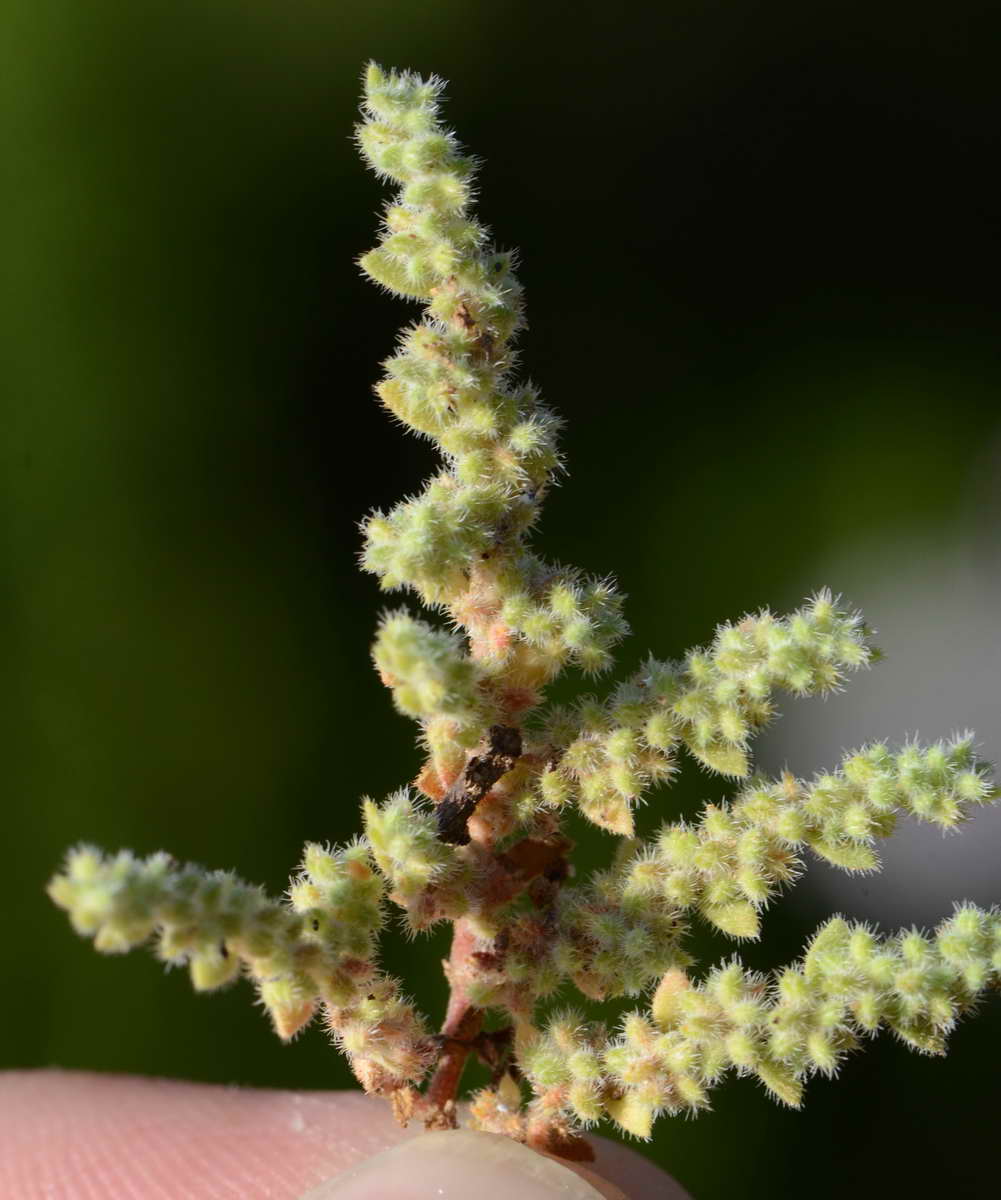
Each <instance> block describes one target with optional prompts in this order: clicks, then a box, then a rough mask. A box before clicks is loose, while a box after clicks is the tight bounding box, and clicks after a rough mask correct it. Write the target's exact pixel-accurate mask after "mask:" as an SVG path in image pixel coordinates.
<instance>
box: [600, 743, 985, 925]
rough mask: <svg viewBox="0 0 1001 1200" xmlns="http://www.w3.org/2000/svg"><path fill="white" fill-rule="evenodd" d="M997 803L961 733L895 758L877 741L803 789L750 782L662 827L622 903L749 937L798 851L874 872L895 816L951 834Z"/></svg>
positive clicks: (631, 870)
mask: <svg viewBox="0 0 1001 1200" xmlns="http://www.w3.org/2000/svg"><path fill="white" fill-rule="evenodd" d="M996 795H997V791H996V789H995V788H994V787H993V785H992V784H991V783H990V781H989V780H988V779H987V775H986V768H985V767H984V765H983V764H981V763H978V762H977V760H976V755H975V754H974V750H973V739H972V737H971V736H970V735H965V736H963V737H961V738H956V739H955V740H954V741H952V742H949V743H942V742H939V743H936V744H935V745H934V746H931V747H929V748H927V749H922V748H921V747H920V746H918V745H914V744H912V745H908V746H905V747H904V749H903V750H901V751H900V752H899V753H897V754H893V753H891V751H890V750H888V749H887V747H886V746H885V745H883V744H882V743H877V744H874V745H871V746H868V747H866V748H865V749H863V750H860V751H858V752H856V753H855V754H852V755H850V756H849V757H848V758H847V759H845V761H844V763H843V764H842V766H841V767H840V769H839V770H837V771H835V772H831V773H824V774H822V775H818V776H817V777H816V778H815V779H814V780H812V781H811V782H809V783H805V782H803V781H801V780H797V779H794V778H793V777H792V776H791V775H785V776H783V778H782V779H781V781H779V782H772V783H769V782H766V781H765V780H755V781H754V782H753V783H752V784H751V785H749V786H748V787H746V788H745V789H744V790H743V791H741V792H740V794H739V795H738V796H737V798H736V799H735V800H734V802H733V804H732V805H726V804H723V805H707V806H706V809H705V811H704V812H703V814H702V816H701V818H700V820H699V821H698V822H696V823H695V824H692V825H689V824H687V823H685V822H677V823H674V824H670V825H665V826H664V828H663V829H662V830H661V831H660V834H659V835H658V836H657V838H656V839H655V840H654V841H653V842H652V843H651V844H649V845H647V846H644V847H643V848H642V849H641V850H640V851H639V852H638V853H637V855H636V856H635V858H634V859H633V861H632V862H631V863H630V864H629V865H628V866H627V867H626V868H625V869H624V871H623V874H622V889H623V896H624V897H626V898H629V899H634V898H642V899H647V900H649V899H652V898H654V897H661V898H663V899H664V900H666V901H667V902H669V903H671V904H673V905H676V906H677V907H678V908H694V909H697V910H698V912H699V913H700V914H701V915H702V916H703V917H704V918H705V919H706V920H707V921H709V922H710V924H712V925H715V926H716V927H717V928H718V929H721V930H722V931H723V932H724V933H728V934H730V935H731V936H733V937H737V938H756V937H757V936H758V934H759V932H760V913H761V910H762V909H763V908H764V907H765V905H766V904H767V902H768V901H769V899H770V898H771V897H772V896H773V895H774V894H775V892H776V891H777V890H778V889H779V888H780V887H781V886H782V885H783V884H784V883H788V882H790V881H791V880H792V879H794V878H795V877H796V875H797V874H798V873H799V868H800V866H801V864H800V861H799V859H798V858H797V852H798V851H799V850H801V849H802V848H804V847H806V846H809V848H810V849H811V850H813V851H814V853H816V854H818V855H820V856H821V857H823V858H825V859H827V861H828V862H831V863H833V864H834V865H835V866H839V867H842V868H844V869H846V870H849V871H868V870H874V869H876V868H877V867H878V866H879V859H878V857H877V855H876V852H875V850H874V849H873V846H874V843H875V840H876V838H877V837H888V836H889V835H890V834H891V833H892V832H893V829H894V826H895V824H896V822H897V818H898V816H899V815H900V814H910V815H912V816H915V817H917V818H919V819H921V820H926V821H932V822H934V823H936V824H938V825H941V826H943V827H944V828H951V827H953V826H955V825H957V824H958V823H959V822H960V821H962V820H963V819H964V818H965V817H967V816H968V815H969V809H970V807H971V806H974V805H980V804H985V803H987V802H988V801H990V800H992V799H994V798H995V797H996Z"/></svg>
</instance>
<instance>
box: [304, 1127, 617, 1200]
mask: <svg viewBox="0 0 1001 1200" xmlns="http://www.w3.org/2000/svg"><path fill="white" fill-rule="evenodd" d="M431 1196H434V1197H439V1196H440V1197H443V1200H466V1198H467V1197H475V1198H476V1200H511V1197H512V1196H516V1197H517V1200H557V1198H558V1200H600V1198H601V1197H605V1200H626V1193H625V1192H623V1191H622V1190H621V1189H620V1188H618V1187H616V1186H615V1185H614V1184H611V1183H606V1182H605V1181H603V1180H600V1179H599V1178H598V1177H597V1176H596V1175H594V1174H593V1173H592V1172H590V1171H588V1170H586V1169H585V1168H577V1167H570V1166H568V1165H565V1164H563V1163H561V1162H557V1161H556V1160H555V1159H553V1158H548V1157H546V1156H545V1155H542V1154H538V1153H536V1152H535V1151H534V1150H530V1149H528V1147H527V1146H523V1145H521V1144H520V1143H518V1142H515V1141H512V1140H511V1139H510V1138H506V1137H501V1136H500V1135H499V1134H494V1133H475V1132H473V1131H472V1130H468V1129H456V1130H449V1131H447V1132H437V1133H427V1134H423V1135H422V1136H420V1137H416V1138H412V1139H411V1140H409V1141H406V1142H402V1143H401V1144H399V1145H397V1146H392V1147H391V1148H390V1149H389V1150H384V1151H383V1152H382V1153H381V1154H377V1155H376V1156H375V1157H374V1158H370V1159H368V1160H367V1161H366V1162H363V1163H360V1164H358V1165H357V1166H355V1167H352V1168H351V1169H350V1170H348V1171H347V1172H345V1173H344V1174H343V1175H339V1176H337V1178H336V1179H331V1180H328V1181H327V1182H326V1183H324V1184H323V1185H322V1186H321V1187H318V1188H315V1189H314V1190H313V1191H311V1192H308V1193H307V1195H306V1196H305V1197H303V1200H333V1198H334V1197H336V1200H427V1198H428V1197H431Z"/></svg>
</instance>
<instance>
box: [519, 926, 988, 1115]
mask: <svg viewBox="0 0 1001 1200" xmlns="http://www.w3.org/2000/svg"><path fill="white" fill-rule="evenodd" d="M999 981H1001V911H998V910H997V909H992V910H990V911H984V910H982V909H979V908H976V907H975V906H973V905H963V906H961V907H959V908H958V909H957V911H956V912H955V914H954V915H953V916H952V917H951V918H950V919H949V920H947V921H944V922H943V923H942V924H941V925H940V926H939V927H938V929H937V930H936V931H935V933H934V935H933V936H932V937H926V936H925V935H923V934H921V933H919V932H917V931H916V930H910V931H904V932H902V933H899V934H897V935H896V936H895V937H893V938H890V939H885V940H884V939H880V938H879V937H877V935H876V934H874V933H873V932H872V930H871V929H869V928H868V927H867V926H865V925H860V924H854V923H849V922H848V921H845V920H843V919H841V918H840V917H836V918H833V919H832V920H830V921H828V922H827V923H826V924H825V925H823V926H822V927H821V928H820V929H819V930H818V932H817V934H816V935H815V937H814V938H813V940H812V942H811V943H810V946H809V949H808V950H807V953H806V954H805V956H804V957H803V959H802V960H801V961H799V962H797V963H795V964H794V965H792V966H790V967H787V968H786V969H785V970H783V971H780V972H778V973H776V974H775V976H774V977H773V978H771V979H767V978H765V977H763V976H761V975H757V974H754V973H752V972H749V971H747V970H745V969H744V968H743V967H741V966H740V964H739V963H738V962H736V961H734V962H731V963H726V964H723V965H722V966H720V967H717V968H716V969H715V970H713V971H712V972H710V974H709V975H708V977H707V978H706V980H705V982H704V983H702V984H700V985H695V984H693V983H692V982H691V981H690V980H689V978H688V976H687V975H686V974H685V973H684V971H681V970H678V969H673V970H671V971H668V972H667V974H666V975H665V976H664V978H663V980H662V981H661V984H660V986H659V987H658V988H657V991H656V992H655V994H654V996H653V1000H652V1004H651V1008H650V1011H649V1012H648V1013H647V1014H643V1013H638V1012H634V1013H630V1014H629V1015H628V1016H626V1017H625V1019H624V1020H623V1022H622V1027H621V1030H620V1032H619V1034H618V1036H617V1037H615V1038H612V1039H609V1038H608V1037H607V1035H606V1033H605V1031H604V1029H603V1027H601V1026H600V1025H597V1024H593V1023H591V1024H589V1023H587V1022H585V1021H584V1020H583V1019H582V1018H580V1017H579V1016H578V1015H577V1014H572V1013H571V1014H566V1013H560V1014H557V1015H556V1016H555V1017H554V1018H553V1020H552V1021H551V1022H550V1023H549V1025H548V1027H547V1028H546V1030H545V1032H544V1033H541V1034H536V1035H532V1036H530V1037H527V1038H526V1039H525V1040H524V1044H523V1045H522V1046H521V1047H520V1049H519V1062H520V1064H521V1067H522V1070H523V1071H524V1072H525V1073H526V1075H527V1076H528V1077H529V1079H530V1080H531V1082H532V1085H533V1088H534V1089H535V1091H536V1093H537V1099H536V1101H535V1103H536V1105H538V1106H539V1107H541V1108H543V1109H545V1110H547V1111H548V1112H550V1113H552V1112H556V1111H562V1112H564V1114H565V1115H566V1116H568V1117H569V1118H570V1119H572V1120H575V1121H578V1122H582V1123H585V1124H588V1123H592V1122H595V1121H597V1120H600V1119H601V1118H602V1117H603V1116H605V1115H608V1116H611V1117H612V1118H613V1119H614V1120H615V1121H616V1122H617V1123H618V1124H619V1125H620V1126H621V1127H622V1128H623V1129H626V1130H627V1131H628V1132H630V1133H632V1134H635V1135H636V1136H637V1137H649V1135H650V1129H651V1125H652V1123H653V1120H654V1118H655V1117H656V1116H657V1115H658V1114H659V1113H661V1112H666V1113H677V1112H681V1111H685V1110H689V1111H694V1110H698V1109H700V1108H704V1107H706V1105H707V1103H708V1091H709V1089H710V1088H711V1087H712V1086H713V1085H714V1084H716V1083H717V1082H719V1080H720V1079H721V1078H722V1077H723V1076H724V1075H725V1074H726V1073H727V1072H728V1071H735V1072H736V1073H737V1074H739V1075H750V1076H753V1077H755V1078H757V1079H758V1080H759V1081H760V1082H761V1083H763V1084H764V1085H765V1087H766V1088H767V1089H768V1090H769V1092H771V1093H772V1095H774V1096H775V1097H776V1098H777V1099H779V1100H781V1101H783V1102H784V1103H786V1104H789V1105H792V1106H793V1107H798V1106H799V1104H800V1102H801V1099H802V1091H803V1082H804V1081H805V1080H806V1079H807V1078H808V1077H809V1076H810V1075H812V1074H814V1073H816V1072H822V1073H824V1074H827V1075H832V1074H834V1072H835V1071H836V1070H837V1068H838V1064H839V1063H840V1061H841V1059H842V1058H843V1056H844V1055H845V1054H846V1053H847V1052H848V1051H849V1050H851V1049H853V1048H854V1047H855V1046H857V1045H858V1043H859V1041H860V1040H861V1038H862V1037H864V1036H866V1035H871V1034H875V1033H876V1032H877V1031H878V1030H879V1029H881V1028H883V1027H885V1028H887V1029H890V1030H891V1031H892V1032H894V1033H895V1034H896V1035H897V1036H898V1037H900V1038H901V1039H902V1040H903V1041H904V1042H906V1043H907V1044H908V1045H910V1046H912V1047H913V1048H914V1049H916V1050H919V1051H922V1052H923V1053H926V1054H942V1053H944V1051H945V1042H946V1037H947V1035H948V1033H949V1032H950V1030H951V1029H952V1028H953V1027H954V1026H955V1024H956V1021H957V1019H958V1018H959V1017H960V1016H962V1015H963V1014H964V1013H965V1012H967V1011H968V1010H969V1009H970V1008H971V1007H973V1005H975V1004H976V1002H977V1000H978V999H979V998H980V996H981V995H982V993H983V992H984V990H985V989H986V988H987V987H989V986H997V984H998V983H999Z"/></svg>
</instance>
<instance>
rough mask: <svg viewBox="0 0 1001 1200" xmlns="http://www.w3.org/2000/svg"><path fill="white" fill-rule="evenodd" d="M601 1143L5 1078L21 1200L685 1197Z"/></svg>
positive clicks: (237, 1099)
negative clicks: (567, 1145) (587, 1153)
mask: <svg viewBox="0 0 1001 1200" xmlns="http://www.w3.org/2000/svg"><path fill="white" fill-rule="evenodd" d="M593 1145H594V1148H595V1151H596V1159H595V1162H594V1163H592V1164H590V1165H589V1167H588V1168H586V1169H585V1168H577V1167H570V1166H568V1165H567V1164H565V1163H562V1162H559V1161H557V1160H554V1159H549V1158H546V1157H544V1156H542V1155H538V1154H536V1153H535V1152H534V1151H531V1150H528V1149H526V1148H525V1147H524V1146H519V1145H517V1144H516V1143H514V1142H510V1141H509V1140H508V1139H506V1138H499V1137H496V1136H495V1135H493V1134H480V1133H476V1134H473V1133H467V1132H459V1133H438V1134H423V1133H421V1132H419V1131H418V1130H415V1129H413V1128H410V1129H406V1130H404V1129H400V1128H399V1127H398V1126H397V1125H396V1124H395V1123H394V1121H393V1119H392V1116H391V1115H390V1113H389V1111H388V1106H386V1105H385V1104H384V1103H383V1102H382V1101H379V1100H373V1099H370V1098H368V1097H365V1096H363V1095H361V1094H358V1093H354V1092H277V1091H251V1090H246V1089H240V1088H236V1087H222V1086H218V1085H208V1084H191V1083H180V1082H175V1081H172V1080H162V1079H144V1078H136V1077H129V1076H113V1075H94V1074H88V1073H82V1072H64V1071H56V1070H50V1071H13V1072H9V1073H6V1074H2V1075H0V1195H3V1196H17V1197H19V1200H33V1198H35V1197H39V1198H41V1197H47V1198H57V1200H106V1198H108V1197H114V1200H176V1198H177V1197H180V1196H184V1197H185V1198H186V1200H230V1198H233V1200H236V1198H237V1197H239V1198H240V1200H264V1198H265V1197H267V1198H268V1200H297V1198H299V1197H306V1196H308V1197H310V1200H323V1198H324V1197H328V1196H330V1197H337V1198H338V1200H341V1198H343V1200H365V1198H367V1197H372V1198H373V1200H375V1198H379V1200H417V1198H418V1197H424V1196H429V1197H437V1196H442V1197H445V1198H446V1200H448V1198H449V1197H461V1196H465V1195H467V1194H475V1195H476V1197H477V1200H495V1198H496V1200H500V1198H501V1197H504V1200H511V1197H516V1198H517V1200H536V1198H539V1200H542V1198H543V1197H550V1196H552V1197H557V1196H559V1197H563V1198H564V1200H594V1198H595V1197H601V1196H603V1197H606V1200H622V1198H623V1197H627V1198H629V1200H648V1198H649V1200H654V1198H657V1200H686V1193H685V1192H684V1191H683V1190H682V1189H681V1188H680V1187H679V1186H678V1185H677V1184H676V1183H675V1182H674V1181H673V1180H672V1179H671V1178H670V1177H669V1176H667V1175H665V1174H663V1172H661V1171H660V1170H658V1169H657V1168H656V1167H654V1166H653V1165H652V1164H650V1163H649V1162H647V1161H646V1160H645V1159H643V1158H642V1157H641V1156H640V1155H638V1154H636V1153H635V1152H634V1151H632V1150H629V1149H628V1148H626V1147H623V1146H619V1145H617V1144H615V1143H612V1142H608V1141H606V1140H604V1139H603V1138H595V1139H593Z"/></svg>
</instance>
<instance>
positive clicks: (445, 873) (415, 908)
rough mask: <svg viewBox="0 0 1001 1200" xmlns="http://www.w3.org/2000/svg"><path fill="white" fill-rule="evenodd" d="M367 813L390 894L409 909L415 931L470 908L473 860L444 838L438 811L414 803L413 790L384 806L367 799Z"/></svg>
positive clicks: (364, 808) (375, 854)
mask: <svg viewBox="0 0 1001 1200" xmlns="http://www.w3.org/2000/svg"><path fill="white" fill-rule="evenodd" d="M362 814H363V817H364V821H365V837H366V839H367V841H368V844H369V845H370V846H371V848H372V855H373V857H374V858H375V861H376V863H377V864H378V867H379V870H380V871H381V872H382V875H383V877H384V878H385V880H386V882H387V884H388V885H389V887H390V888H391V889H392V891H391V893H390V898H391V899H392V900H393V901H394V902H395V903H397V904H399V905H400V906H401V907H402V908H403V909H404V911H405V912H406V915H407V921H408V924H409V927H410V928H411V929H412V930H414V931H415V932H416V931H417V930H421V929H427V928H428V926H430V925H433V924H434V922H435V921H440V920H443V919H446V918H447V919H450V920H456V919H457V918H459V917H461V916H462V915H463V914H464V913H465V912H466V911H467V909H468V907H469V903H468V896H467V891H466V887H465V885H466V884H467V882H468V879H469V867H468V864H467V863H466V862H465V861H464V860H463V858H462V857H461V855H460V852H459V851H458V850H457V849H456V847H455V846H450V845H447V844H446V843H445V842H443V841H441V839H440V838H439V837H438V830H437V826H436V824H435V819H434V815H433V814H432V813H431V812H430V811H429V809H428V808H427V807H423V808H422V807H419V806H418V805H417V804H415V803H414V800H413V798H412V796H411V794H410V791H409V789H407V788H403V789H401V790H400V791H399V792H397V793H396V794H395V795H393V796H390V797H389V799H388V800H387V801H386V803H385V804H383V805H381V806H380V805H378V804H376V803H375V802H374V801H372V800H368V799H366V800H365V801H363V804H362Z"/></svg>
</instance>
